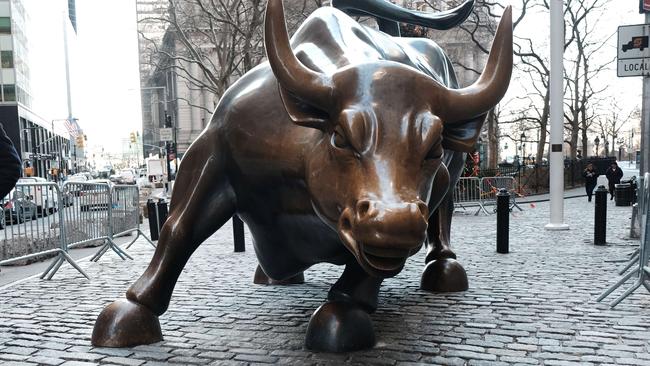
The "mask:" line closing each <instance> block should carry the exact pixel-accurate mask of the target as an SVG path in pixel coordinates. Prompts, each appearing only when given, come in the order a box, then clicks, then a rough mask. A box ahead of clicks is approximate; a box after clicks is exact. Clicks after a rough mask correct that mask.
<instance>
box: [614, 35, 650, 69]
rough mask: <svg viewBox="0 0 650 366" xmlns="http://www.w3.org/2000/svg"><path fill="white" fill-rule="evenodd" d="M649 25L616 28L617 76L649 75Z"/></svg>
mask: <svg viewBox="0 0 650 366" xmlns="http://www.w3.org/2000/svg"><path fill="white" fill-rule="evenodd" d="M649 37H650V25H648V24H637V25H623V26H620V27H618V68H617V70H618V72H617V74H618V76H621V77H624V76H643V75H650V47H649V46H650V44H649V43H650V42H649Z"/></svg>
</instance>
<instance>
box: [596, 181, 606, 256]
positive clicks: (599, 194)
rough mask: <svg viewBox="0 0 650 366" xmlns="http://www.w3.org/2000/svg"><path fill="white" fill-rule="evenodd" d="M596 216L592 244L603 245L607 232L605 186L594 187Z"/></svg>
mask: <svg viewBox="0 0 650 366" xmlns="http://www.w3.org/2000/svg"><path fill="white" fill-rule="evenodd" d="M595 194H596V210H595V211H596V216H595V220H594V245H605V244H607V241H606V232H607V188H605V186H598V189H596V192H595Z"/></svg>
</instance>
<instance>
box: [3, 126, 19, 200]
mask: <svg viewBox="0 0 650 366" xmlns="http://www.w3.org/2000/svg"><path fill="white" fill-rule="evenodd" d="M20 171H21V161H20V158H19V157H18V153H16V149H15V148H14V144H12V143H11V140H9V137H7V134H6V133H5V130H4V128H3V126H2V123H0V199H2V198H3V197H4V196H6V195H7V194H9V192H11V190H12V189H13V188H14V187H15V186H16V182H17V181H18V178H20Z"/></svg>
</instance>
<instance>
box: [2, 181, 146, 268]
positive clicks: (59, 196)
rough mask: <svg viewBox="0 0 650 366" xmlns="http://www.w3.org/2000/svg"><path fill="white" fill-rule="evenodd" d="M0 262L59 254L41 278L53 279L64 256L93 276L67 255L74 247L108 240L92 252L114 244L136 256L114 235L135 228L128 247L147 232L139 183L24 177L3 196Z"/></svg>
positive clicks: (101, 251) (116, 249) (121, 252)
mask: <svg viewBox="0 0 650 366" xmlns="http://www.w3.org/2000/svg"><path fill="white" fill-rule="evenodd" d="M0 208H2V214H1V215H0V266H2V265H9V264H16V263H22V262H24V263H28V262H29V261H31V260H42V259H43V258H46V257H50V256H55V257H56V258H55V259H54V261H53V262H52V263H51V264H50V265H49V266H48V267H47V269H46V270H45V272H44V273H43V274H42V276H41V278H42V279H43V278H44V279H48V280H49V279H51V278H52V277H53V276H54V275H55V274H56V272H57V271H58V270H59V268H60V267H61V265H63V263H64V262H69V263H70V264H71V265H72V266H73V267H74V268H75V269H77V270H78V271H79V272H80V273H81V274H82V275H84V276H85V277H86V278H90V277H89V276H88V275H87V274H86V273H85V272H84V271H83V270H82V269H81V268H80V267H79V266H78V265H77V263H76V262H75V261H74V260H73V259H72V258H71V257H70V256H69V255H68V251H69V249H72V248H76V247H80V246H82V245H84V244H88V243H92V242H103V245H102V246H101V247H100V249H99V251H98V252H97V253H96V254H95V255H94V256H93V257H92V258H91V260H92V261H97V260H99V259H100V258H101V257H102V256H103V255H104V254H105V253H106V252H108V251H109V250H113V251H114V252H115V253H116V254H117V255H118V256H119V257H120V258H122V259H126V258H129V259H133V258H131V256H129V255H128V254H127V253H126V252H125V251H124V250H123V249H121V248H120V247H119V246H118V245H117V244H115V242H114V241H113V238H114V237H115V236H119V235H126V234H131V233H133V232H136V233H137V235H136V237H135V238H134V239H133V240H132V241H131V242H130V243H128V245H127V248H129V247H130V246H131V245H133V243H135V242H136V240H137V239H138V238H139V237H140V236H143V237H144V238H145V239H146V240H147V242H149V244H151V245H152V246H153V247H155V244H154V243H153V242H152V241H151V240H150V239H149V238H148V237H147V236H146V235H145V234H144V232H142V230H141V229H140V192H139V189H138V187H137V186H126V185H124V186H123V185H118V186H114V187H111V186H110V185H109V184H108V183H86V182H66V183H65V184H63V186H62V188H61V187H59V185H57V184H56V183H53V182H35V183H19V184H18V185H17V186H16V188H15V189H14V190H12V191H11V193H10V194H9V195H8V196H7V197H0Z"/></svg>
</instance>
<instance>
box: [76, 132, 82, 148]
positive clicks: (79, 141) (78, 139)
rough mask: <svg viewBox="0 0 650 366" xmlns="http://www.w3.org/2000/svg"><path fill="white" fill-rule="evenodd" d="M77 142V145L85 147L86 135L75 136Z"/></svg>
mask: <svg viewBox="0 0 650 366" xmlns="http://www.w3.org/2000/svg"><path fill="white" fill-rule="evenodd" d="M75 142H76V145H77V147H84V136H83V135H79V136H77V137H76V138H75Z"/></svg>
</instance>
